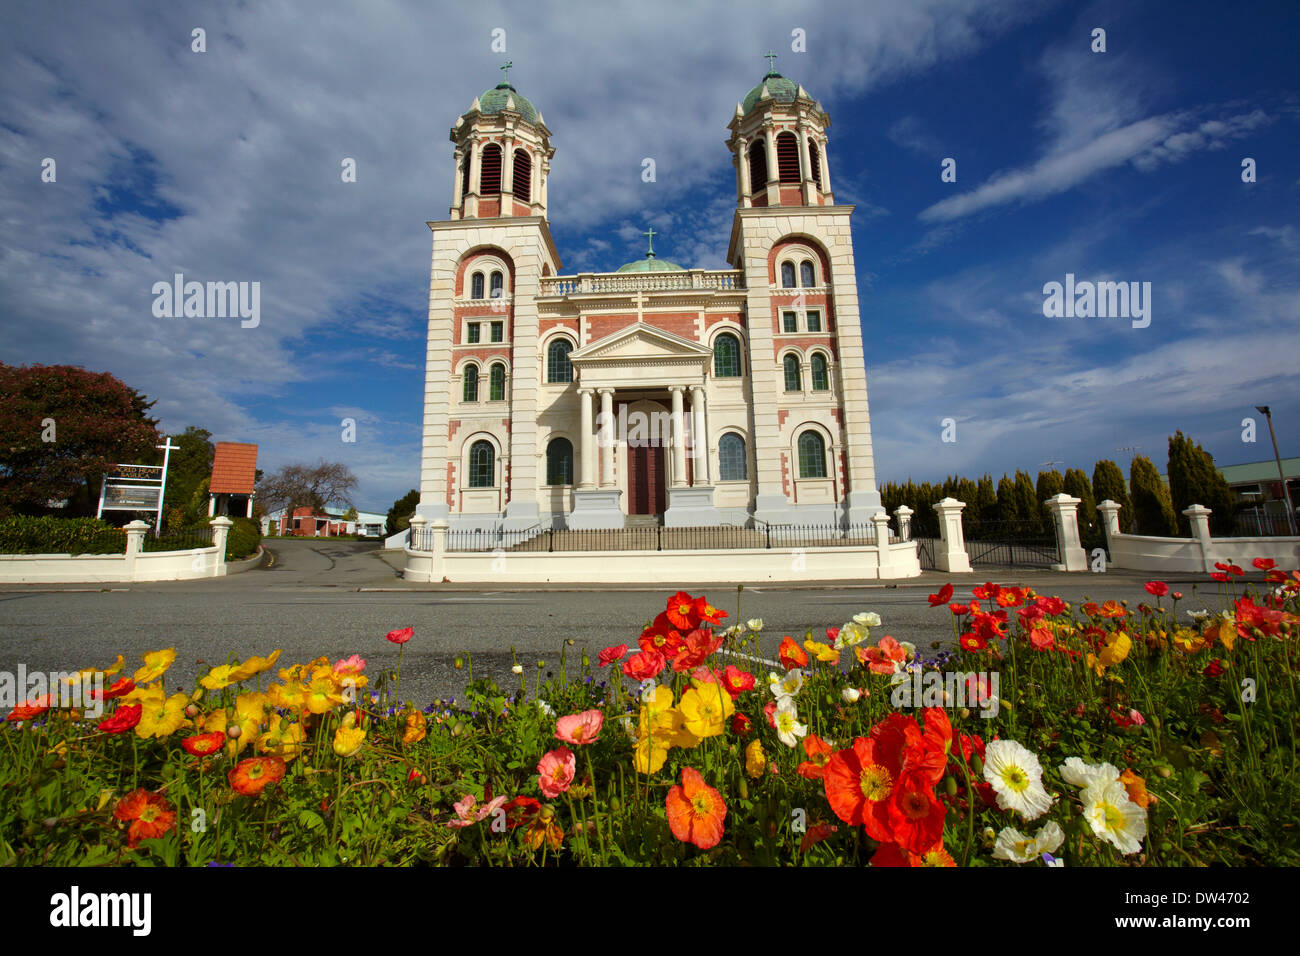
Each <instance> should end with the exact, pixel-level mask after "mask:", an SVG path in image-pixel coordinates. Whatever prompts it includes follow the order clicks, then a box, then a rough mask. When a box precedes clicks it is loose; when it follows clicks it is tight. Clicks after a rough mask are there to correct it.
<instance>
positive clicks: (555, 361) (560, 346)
mask: <svg viewBox="0 0 1300 956" xmlns="http://www.w3.org/2000/svg"><path fill="white" fill-rule="evenodd" d="M572 351H573V343H572V342H570V341H569V340H568V339H556V340H555V341H554V342H552V343H551V344H550V345H549V346H548V347H547V349H546V381H548V382H572V381H573V364H572V363H571V362H570V361H569V353H570V352H572Z"/></svg>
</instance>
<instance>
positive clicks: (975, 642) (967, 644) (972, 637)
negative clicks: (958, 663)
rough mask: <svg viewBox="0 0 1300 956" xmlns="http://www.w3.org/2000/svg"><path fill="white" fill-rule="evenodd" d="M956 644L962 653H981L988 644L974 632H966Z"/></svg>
mask: <svg viewBox="0 0 1300 956" xmlns="http://www.w3.org/2000/svg"><path fill="white" fill-rule="evenodd" d="M958 643H959V644H961V647H962V650H964V651H982V650H984V648H986V647H988V646H989V642H988V641H987V640H985V639H984V638H983V637H981V636H980V635H978V634H976V633H975V632H974V631H967V632H966V633H965V634H963V635H962V636H961V637H960V638H959V640H958Z"/></svg>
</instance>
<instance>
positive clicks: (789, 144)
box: [776, 130, 799, 183]
mask: <svg viewBox="0 0 1300 956" xmlns="http://www.w3.org/2000/svg"><path fill="white" fill-rule="evenodd" d="M776 168H777V171H778V172H779V173H780V176H781V182H783V183H797V182H799V140H797V139H796V138H795V135H794V133H791V132H789V131H788V130H787V131H786V132H784V133H781V134H780V135H778V136H777V138H776Z"/></svg>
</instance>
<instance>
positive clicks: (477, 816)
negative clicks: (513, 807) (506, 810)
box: [447, 793, 506, 828]
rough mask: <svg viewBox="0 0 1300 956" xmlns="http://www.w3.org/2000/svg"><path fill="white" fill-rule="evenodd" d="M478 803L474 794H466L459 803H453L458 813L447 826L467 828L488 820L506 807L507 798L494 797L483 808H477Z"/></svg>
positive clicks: (453, 807)
mask: <svg viewBox="0 0 1300 956" xmlns="http://www.w3.org/2000/svg"><path fill="white" fill-rule="evenodd" d="M476 803H478V801H477V800H476V799H475V798H474V794H472V793H467V794H465V796H464V797H462V798H461V799H460V801H459V802H457V803H453V804H452V809H454V810H455V811H456V816H455V818H454V819H452V820H448V821H447V826H449V827H457V828H459V827H467V826H472V825H473V824H475V823H479V822H481V821H483V820H486V819H487V818H488V817H490V816H491V815H492V814H494V813H496V812H497V810H499V809H501V808H502V807H503V806H505V804H506V798H505V797H493V798H492V799H491V800H489V801H488V802H487V803H485V804H483V805H482V806H481V807H476V806H475V804H476Z"/></svg>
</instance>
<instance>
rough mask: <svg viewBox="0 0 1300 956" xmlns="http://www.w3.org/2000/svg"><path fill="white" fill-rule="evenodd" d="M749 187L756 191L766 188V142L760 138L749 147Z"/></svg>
mask: <svg viewBox="0 0 1300 956" xmlns="http://www.w3.org/2000/svg"><path fill="white" fill-rule="evenodd" d="M749 188H750V190H751V191H753V192H756V193H758V192H762V191H763V190H765V189H767V143H765V142H764V141H763V140H762V139H761V138H760V139H759V140H758V141H757V142H755V143H754V145H753V146H751V147H749Z"/></svg>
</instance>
